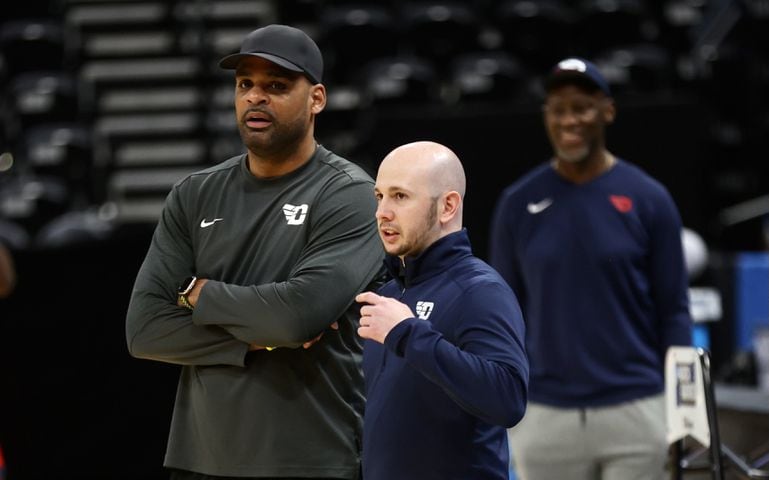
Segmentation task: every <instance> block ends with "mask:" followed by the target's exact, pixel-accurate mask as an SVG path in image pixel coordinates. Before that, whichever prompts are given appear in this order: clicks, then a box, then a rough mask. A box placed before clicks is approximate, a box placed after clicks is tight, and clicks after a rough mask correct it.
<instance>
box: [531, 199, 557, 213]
mask: <svg viewBox="0 0 769 480" xmlns="http://www.w3.org/2000/svg"><path fill="white" fill-rule="evenodd" d="M552 204H553V199H552V198H546V199H544V200H540V201H539V202H537V203H529V204H528V205H526V210H528V211H529V213H531V214H532V215H536V214H538V213H540V212H542V211H543V210H544V209H546V208H547V207H549V206H550V205H552Z"/></svg>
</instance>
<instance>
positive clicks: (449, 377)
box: [385, 283, 529, 427]
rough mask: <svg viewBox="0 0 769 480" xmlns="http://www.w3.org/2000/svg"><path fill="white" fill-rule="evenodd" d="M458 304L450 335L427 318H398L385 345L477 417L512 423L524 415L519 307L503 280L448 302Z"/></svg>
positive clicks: (525, 364) (524, 371)
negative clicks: (454, 322) (436, 327)
mask: <svg viewBox="0 0 769 480" xmlns="http://www.w3.org/2000/svg"><path fill="white" fill-rule="evenodd" d="M452 308H454V309H459V310H460V311H459V313H458V320H457V324H456V327H455V329H454V332H453V333H454V335H455V339H454V340H453V341H449V340H448V339H447V338H446V337H445V336H444V335H442V334H441V333H440V332H438V331H437V330H435V329H433V328H432V325H431V324H430V323H429V322H426V321H424V320H419V319H416V318H411V319H407V320H405V321H403V322H401V323H400V324H398V325H397V326H396V327H395V328H394V329H393V330H392V331H391V332H390V333H389V334H388V335H387V338H386V339H385V346H386V347H387V348H389V349H391V350H392V351H394V352H395V354H397V355H400V356H402V357H404V358H405V359H406V361H407V362H408V363H409V364H410V365H411V366H412V367H413V368H415V369H416V370H418V371H419V372H421V373H422V374H423V375H424V376H425V377H427V378H428V379H430V380H431V381H432V382H434V383H435V384H437V385H439V386H440V387H441V388H442V389H443V390H444V391H445V392H446V393H447V395H449V396H450V397H451V398H452V399H454V401H455V402H456V403H457V404H458V405H459V406H460V407H462V408H463V409H464V410H466V411H467V412H469V413H470V414H472V415H474V416H476V417H478V418H480V419H481V420H483V421H485V422H488V423H491V424H494V425H502V426H506V427H511V426H513V425H515V424H516V423H518V421H519V420H520V419H521V418H522V417H523V414H524V412H525V409H526V402H527V397H528V387H527V385H528V375H529V368H528V360H527V357H526V351H525V347H524V333H525V332H524V325H523V318H522V315H521V311H520V308H519V306H518V303H517V301H516V299H515V296H514V295H512V294H511V292H510V290H509V289H508V288H507V286H506V285H503V284H501V283H495V284H491V285H489V284H485V285H479V286H477V287H474V288H472V289H471V290H469V291H466V292H465V295H463V296H462V297H460V298H459V299H457V301H456V302H455V303H454V305H453V306H452Z"/></svg>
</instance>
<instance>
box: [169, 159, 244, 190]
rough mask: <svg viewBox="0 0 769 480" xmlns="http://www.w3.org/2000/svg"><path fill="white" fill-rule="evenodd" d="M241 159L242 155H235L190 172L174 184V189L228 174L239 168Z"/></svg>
mask: <svg viewBox="0 0 769 480" xmlns="http://www.w3.org/2000/svg"><path fill="white" fill-rule="evenodd" d="M242 159H243V155H242V154H241V155H236V156H234V157H231V158H228V159H227V160H224V161H223V162H220V163H217V164H216V165H211V166H208V167H204V168H201V169H199V170H195V171H193V172H190V173H188V174H187V175H185V176H183V177H182V178H180V179H179V180H177V181H176V183H175V184H174V187H175V188H178V187H180V186H182V185H185V184H189V183H190V182H198V181H203V180H206V179H208V178H211V177H212V176H217V175H222V174H228V173H230V172H231V171H232V170H233V169H237V168H239V166H240V161H241V160H242Z"/></svg>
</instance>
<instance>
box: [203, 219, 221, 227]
mask: <svg viewBox="0 0 769 480" xmlns="http://www.w3.org/2000/svg"><path fill="white" fill-rule="evenodd" d="M222 220H224V219H223V218H215V219H213V220H211V221H210V222H207V221H206V219H205V218H204V219H203V220H201V221H200V228H206V227H210V226H211V225H213V224H215V223H216V222H221V221H222Z"/></svg>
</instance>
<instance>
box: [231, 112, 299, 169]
mask: <svg viewBox="0 0 769 480" xmlns="http://www.w3.org/2000/svg"><path fill="white" fill-rule="evenodd" d="M308 129H309V125H308V121H307V118H306V117H305V116H302V117H300V118H297V119H295V120H294V121H293V122H291V123H278V122H277V121H276V120H274V119H273V122H272V125H271V126H270V129H269V132H267V133H266V134H264V136H263V137H255V136H252V132H251V131H250V129H249V128H248V127H247V126H246V125H245V124H244V123H243V122H238V131H239V133H240V138H241V140H242V141H243V144H244V145H245V146H246V148H248V150H249V151H250V152H252V153H254V154H256V155H258V156H259V157H262V158H263V159H265V160H276V161H278V162H279V161H282V160H283V159H284V158H285V157H287V156H289V155H290V154H291V153H293V151H295V150H296V149H297V148H298V147H299V145H300V143H301V141H302V139H304V137H305V135H307V131H308ZM262 133H264V132H261V133H260V134H262Z"/></svg>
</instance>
